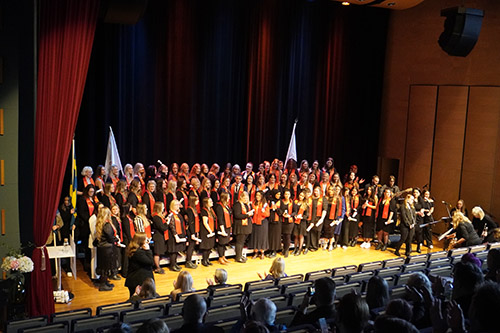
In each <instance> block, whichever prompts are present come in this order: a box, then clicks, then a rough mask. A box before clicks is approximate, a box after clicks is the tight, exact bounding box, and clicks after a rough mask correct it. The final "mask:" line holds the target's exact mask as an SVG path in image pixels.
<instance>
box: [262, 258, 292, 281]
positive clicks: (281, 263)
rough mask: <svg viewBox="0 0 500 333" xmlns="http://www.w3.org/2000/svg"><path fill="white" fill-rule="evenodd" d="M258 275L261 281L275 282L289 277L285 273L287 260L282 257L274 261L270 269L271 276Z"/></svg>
mask: <svg viewBox="0 0 500 333" xmlns="http://www.w3.org/2000/svg"><path fill="white" fill-rule="evenodd" d="M257 275H258V276H259V277H260V279H261V280H275V279H279V278H282V277H286V276H288V275H286V273H285V259H283V258H282V257H278V258H276V259H274V260H273V263H272V264H271V268H269V274H266V273H264V274H263V275H261V274H260V273H257Z"/></svg>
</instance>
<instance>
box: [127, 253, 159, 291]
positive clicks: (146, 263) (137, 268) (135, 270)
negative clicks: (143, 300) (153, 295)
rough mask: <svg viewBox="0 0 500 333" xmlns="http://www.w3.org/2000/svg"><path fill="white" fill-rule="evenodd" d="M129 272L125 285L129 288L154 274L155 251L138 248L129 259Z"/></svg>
mask: <svg viewBox="0 0 500 333" xmlns="http://www.w3.org/2000/svg"><path fill="white" fill-rule="evenodd" d="M128 263H129V264H128V272H127V279H126V280H125V286H126V287H128V288H129V289H135V287H137V286H140V285H142V283H143V282H144V280H146V279H147V278H152V279H153V280H154V276H153V266H154V260H153V253H152V252H151V250H144V249H143V248H139V249H137V251H135V253H134V254H133V255H132V257H130V258H129V259H128Z"/></svg>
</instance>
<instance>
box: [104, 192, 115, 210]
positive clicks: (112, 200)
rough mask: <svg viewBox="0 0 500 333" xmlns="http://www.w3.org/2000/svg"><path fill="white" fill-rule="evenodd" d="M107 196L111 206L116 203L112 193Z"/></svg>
mask: <svg viewBox="0 0 500 333" xmlns="http://www.w3.org/2000/svg"><path fill="white" fill-rule="evenodd" d="M106 196H107V197H108V198H109V206H110V207H111V206H113V205H114V204H115V203H116V199H115V198H113V196H112V195H109V194H106Z"/></svg>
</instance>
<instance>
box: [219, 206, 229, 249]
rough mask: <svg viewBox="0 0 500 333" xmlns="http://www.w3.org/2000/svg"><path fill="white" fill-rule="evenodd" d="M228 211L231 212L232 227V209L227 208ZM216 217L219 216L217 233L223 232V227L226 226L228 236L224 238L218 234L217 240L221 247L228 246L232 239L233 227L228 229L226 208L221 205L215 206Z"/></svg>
mask: <svg viewBox="0 0 500 333" xmlns="http://www.w3.org/2000/svg"><path fill="white" fill-rule="evenodd" d="M226 209H227V210H228V212H229V224H230V225H231V209H230V208H229V207H226ZM215 215H217V231H221V230H222V229H221V226H224V231H225V232H226V234H227V236H222V235H220V234H219V233H217V239H218V241H219V244H220V245H226V244H227V243H229V240H230V239H231V227H229V228H228V227H226V219H225V215H224V208H223V207H222V205H221V204H220V203H219V204H217V205H216V206H215Z"/></svg>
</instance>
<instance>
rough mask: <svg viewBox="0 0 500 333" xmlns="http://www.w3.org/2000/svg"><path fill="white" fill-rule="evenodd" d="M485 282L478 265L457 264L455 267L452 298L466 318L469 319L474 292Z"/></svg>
mask: <svg viewBox="0 0 500 333" xmlns="http://www.w3.org/2000/svg"><path fill="white" fill-rule="evenodd" d="M483 282H484V276H483V272H482V271H481V269H479V267H477V266H476V265H473V264H471V263H463V262H457V263H456V264H455V266H453V294H452V298H453V300H455V301H456V302H457V303H458V304H459V305H460V307H461V308H462V310H463V313H464V315H465V317H468V314H469V308H470V303H471V301H472V296H473V295H474V291H475V290H476V288H477V287H478V286H479V285H480V284H481V283H483Z"/></svg>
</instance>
